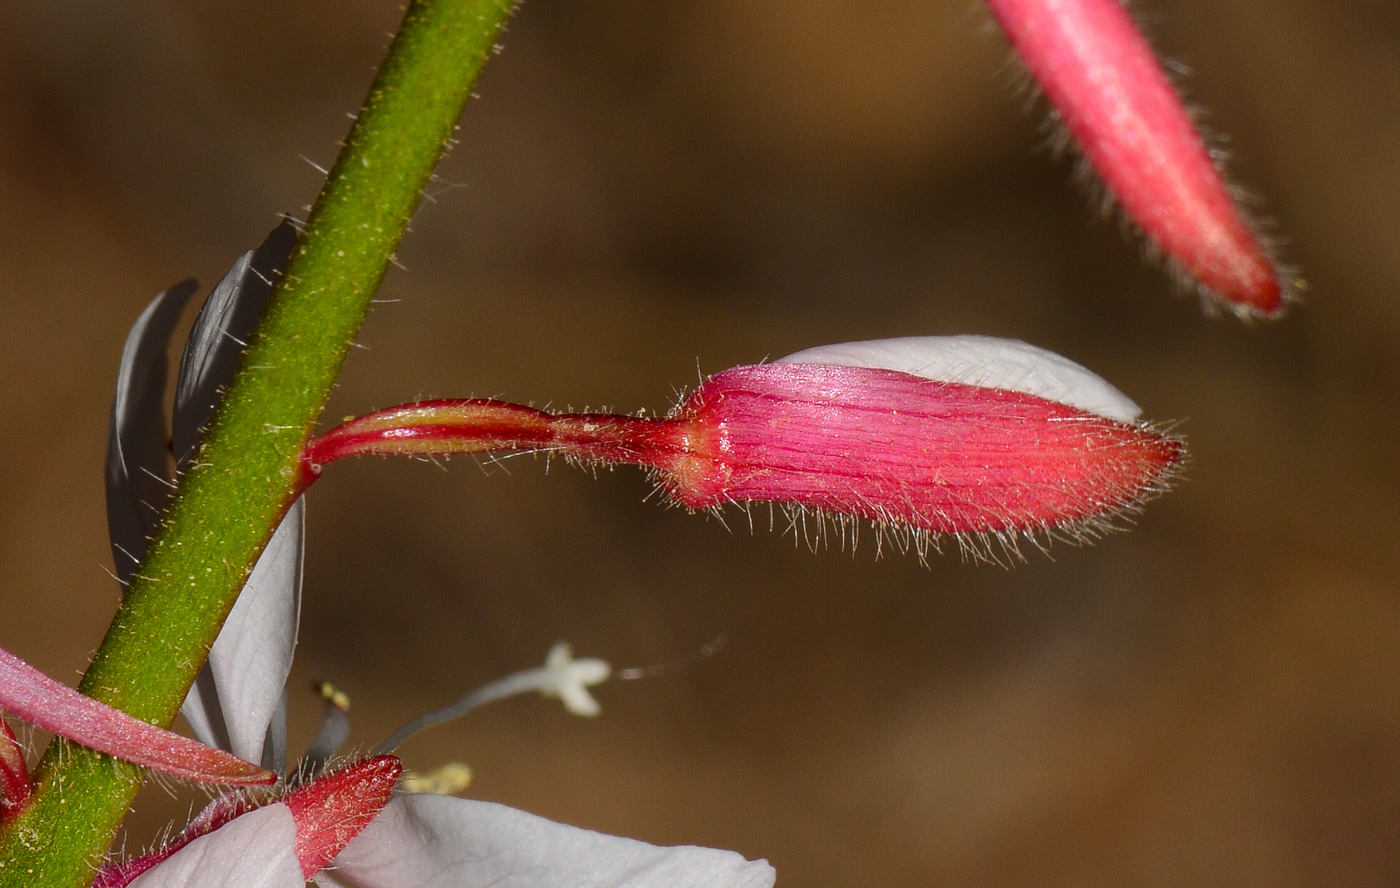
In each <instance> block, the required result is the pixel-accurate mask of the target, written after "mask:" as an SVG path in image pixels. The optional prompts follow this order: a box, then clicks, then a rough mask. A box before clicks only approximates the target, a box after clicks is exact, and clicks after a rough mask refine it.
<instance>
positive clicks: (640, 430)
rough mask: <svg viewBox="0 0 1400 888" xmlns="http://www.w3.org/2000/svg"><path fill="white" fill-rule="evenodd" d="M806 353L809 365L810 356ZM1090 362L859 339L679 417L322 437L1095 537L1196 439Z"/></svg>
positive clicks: (389, 422) (478, 405)
mask: <svg viewBox="0 0 1400 888" xmlns="http://www.w3.org/2000/svg"><path fill="white" fill-rule="evenodd" d="M792 362H795V363H792ZM1137 413H1138V408H1137V405H1135V404H1133V403H1132V401H1130V400H1129V399H1128V398H1127V397H1126V396H1125V395H1123V394H1122V393H1121V392H1119V391H1118V390H1117V389H1115V388H1113V387H1112V386H1110V385H1109V384H1108V383H1107V382H1104V381H1103V380H1102V379H1100V378H1099V377H1097V376H1095V375H1094V374H1092V373H1090V372H1089V371H1088V370H1085V369H1084V368H1083V367H1080V366H1079V365H1077V364H1074V363H1073V362H1071V361H1068V360H1066V359H1064V358H1061V357H1059V356H1058V355H1053V354H1051V353H1049V352H1046V351H1044V350H1042V349H1038V348H1035V347H1033V346H1029V345H1026V344H1025V343H1022V342H1014V341H1011V340H1000V339H989V338H987V337H925V338H914V339H902V340H884V341H880V342H873V343H851V344H847V345H845V346H831V347H827V348H823V349H815V350H811V351H808V352H803V353H800V354H798V355H794V356H792V357H791V358H787V359H784V361H782V362H778V363H773V364H759V365H755V366H749V367H736V368H734V369H732V370H726V371H724V372H722V373H719V374H716V375H715V376H712V377H710V378H709V379H707V380H705V381H704V382H703V383H702V384H701V385H700V387H699V388H697V389H696V390H695V391H694V392H693V393H692V394H691V395H690V396H689V397H688V398H686V399H685V400H684V401H683V402H682V403H681V404H680V405H679V406H678V407H677V408H676V409H675V410H674V411H673V412H672V413H671V415H670V416H668V417H665V418H649V417H636V416H619V415H615V414H598V413H593V414H550V413H546V412H544V411H541V410H535V409H533V408H529V407H522V406H519V405H515V404H506V403H503V402H500V401H481V400H474V401H433V402H426V403H420V404H410V405H406V406H403V407H396V408H392V409H390V410H384V411H380V412H379V413H374V414H370V415H369V416H365V417H361V418H360V419H357V420H353V421H351V422H349V423H346V424H345V425H343V426H341V427H339V428H337V429H333V430H332V431H330V432H327V433H326V434H325V435H322V436H321V437H319V438H317V439H315V440H314V441H312V442H311V444H310V445H309V447H308V448H307V452H306V455H305V458H304V461H305V464H306V475H307V478H308V479H314V478H315V477H316V476H317V474H319V472H320V469H321V465H322V464H323V463H325V462H329V461H330V460H333V459H338V458H340V457H343V456H349V455H352V454H357V453H380V454H389V453H397V454H437V455H444V454H449V453H480V452H490V451H506V450H536V451H546V452H551V453H558V454H562V455H564V456H566V457H569V458H572V459H576V460H579V461H581V462H593V463H619V462H625V463H633V464H636V465H641V466H645V467H647V468H650V469H652V470H654V471H655V472H656V475H657V479H658V480H659V482H660V484H661V487H662V488H663V489H664V490H665V491H666V492H667V493H668V494H669V495H670V497H671V498H672V499H673V500H674V501H675V502H677V503H680V504H681V505H684V506H688V507H690V508H692V509H712V508H717V507H719V506H723V505H725V504H727V503H744V502H770V503H779V504H786V505H791V506H796V507H799V508H811V509H815V510H818V511H819V512H821V513H823V514H833V515H848V516H855V517H860V518H868V519H870V520H871V521H874V522H876V523H877V524H880V525H882V526H900V527H906V528H909V529H912V530H913V531H914V541H915V543H916V546H917V547H918V548H920V549H921V550H922V547H923V544H924V543H925V542H927V541H928V535H929V534H935V535H936V534H955V535H958V537H959V540H960V542H962V543H964V544H966V545H969V546H970V548H971V551H972V552H973V553H975V554H978V555H982V554H990V553H988V552H987V549H986V546H985V540H986V538H987V537H988V536H998V537H1000V538H1001V539H1002V541H1003V542H1004V543H1007V544H1009V545H1014V543H1013V540H1014V537H1015V535H1016V534H1019V533H1036V532H1040V531H1057V530H1058V531H1061V532H1063V533H1064V535H1068V536H1071V537H1079V536H1083V535H1085V534H1088V535H1092V534H1093V533H1095V532H1097V531H1100V530H1102V529H1104V528H1105V527H1107V526H1108V522H1109V519H1111V518H1113V517H1114V516H1115V515H1117V514H1118V513H1120V512H1122V511H1123V510H1130V509H1133V508H1135V507H1136V506H1138V505H1139V504H1140V503H1141V502H1142V501H1143V500H1145V499H1146V498H1147V497H1149V496H1150V495H1151V494H1153V493H1155V492H1157V491H1159V490H1161V489H1162V488H1163V487H1164V486H1165V484H1166V481H1167V479H1168V478H1169V476H1170V475H1171V473H1172V471H1173V470H1174V469H1175V468H1176V466H1177V465H1178V464H1179V463H1180V461H1181V457H1182V445H1181V442H1180V441H1178V440H1176V439H1174V438H1171V437H1169V436H1167V435H1164V434H1162V433H1160V432H1158V431H1156V430H1154V429H1152V428H1151V427H1148V426H1145V425H1141V424H1137V423H1135V421H1134V420H1135V419H1136V416H1137Z"/></svg>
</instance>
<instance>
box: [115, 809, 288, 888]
mask: <svg viewBox="0 0 1400 888" xmlns="http://www.w3.org/2000/svg"><path fill="white" fill-rule="evenodd" d="M295 841H296V823H295V822H294V821H293V820H292V812H291V810H290V809H289V808H288V807H287V806H286V805H283V804H280V803H279V804H273V805H267V806H266V807H262V808H259V809H257V810H256V811H250V812H249V813H247V814H244V815H243V816H241V817H236V818H234V819H233V820H231V821H229V822H228V823H226V824H225V825H223V826H221V827H219V828H218V829H216V830H214V831H213V832H211V833H209V834H207V835H203V836H200V837H199V838H197V839H195V840H194V841H193V842H190V843H189V844H188V845H186V846H185V847H183V848H181V849H180V850H179V851H176V852H175V853H174V854H172V855H170V857H169V858H168V859H166V860H164V861H162V862H161V863H160V864H159V865H158V866H156V867H155V868H154V869H152V870H149V871H147V872H145V873H143V874H141V876H139V877H138V878H137V879H136V880H135V881H133V882H132V883H131V885H130V886H129V888H304V886H305V885H306V879H305V878H304V877H303V876H302V873H301V864H299V863H297V857H296V850H295V846H294V843H295Z"/></svg>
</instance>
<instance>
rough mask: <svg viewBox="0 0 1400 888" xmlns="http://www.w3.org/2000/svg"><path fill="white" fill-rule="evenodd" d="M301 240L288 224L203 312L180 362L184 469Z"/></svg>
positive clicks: (178, 445) (245, 258) (177, 435)
mask: <svg viewBox="0 0 1400 888" xmlns="http://www.w3.org/2000/svg"><path fill="white" fill-rule="evenodd" d="M296 240H297V234H296V228H295V227H294V226H293V225H292V224H291V222H289V221H283V222H282V224H281V225H279V226H277V227H276V228H274V229H273V230H272V233H271V234H269V235H268V236H267V240H265V241H263V242H262V245H261V246H259V247H258V248H257V249H256V250H253V251H251V252H248V253H244V254H243V255H242V256H240V257H239V259H238V261H237V262H235V263H234V264H233V268H231V269H229V272H228V274H226V275H224V278H223V280H221V281H219V285H218V286H217V287H215V288H214V291H213V292H212V293H210V294H209V298H208V300H206V301H205V303H204V307H203V308H202V309H200V312H199V317H198V318H197V319H196V320H195V323H194V327H193V328H191V330H190V338H189V342H187V343H186V344H185V353H184V356H183V357H182V358H181V359H180V378H179V381H178V383H177V384H176V386H175V416H174V421H173V423H172V431H173V434H174V445H175V455H176V459H177V462H178V464H179V465H181V466H183V465H184V461H185V460H186V459H188V458H189V457H190V456H191V455H192V454H193V452H194V448H195V446H196V445H197V444H199V439H200V436H201V435H202V434H203V432H204V427H205V426H206V425H208V423H209V418H210V417H211V416H212V415H213V413H214V407H215V406H216V405H217V404H218V403H219V396H220V393H221V392H222V391H223V389H224V387H225V386H227V385H228V383H229V380H231V379H232V378H233V373H234V371H235V370H236V369H238V362H239V360H240V359H241V358H242V357H243V350H244V348H245V347H246V346H247V343H248V340H249V338H250V337H251V336H252V335H253V330H254V328H255V327H257V324H258V319H259V318H261V317H262V313H263V309H264V308H266V307H267V300H268V297H269V296H271V295H272V285H273V284H274V283H275V282H276V280H277V278H278V277H279V276H280V275H281V273H282V269H283V268H284V267H285V266H286V264H287V260H288V259H289V258H290V257H291V255H292V249H293V248H294V247H295V246H296Z"/></svg>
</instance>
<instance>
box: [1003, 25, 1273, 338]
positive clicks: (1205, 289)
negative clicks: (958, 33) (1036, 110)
mask: <svg viewBox="0 0 1400 888" xmlns="http://www.w3.org/2000/svg"><path fill="white" fill-rule="evenodd" d="M987 2H988V5H989V6H991V8H992V12H993V13H995V15H996V17H997V20H998V21H999V22H1000V23H1001V26H1002V28H1003V29H1004V30H1005V31H1006V34H1007V36H1008V38H1010V40H1011V44H1012V46H1014V47H1015V49H1016V52H1017V53H1018V54H1019V55H1020V56H1021V58H1022V60H1024V61H1025V63H1026V66H1027V67H1028V68H1029V69H1030V73H1031V75H1032V76H1033V77H1034V78H1035V80H1036V82H1037V83H1039V84H1040V86H1041V88H1042V89H1044V90H1045V94H1046V96H1047V97H1048V98H1049V99H1050V102H1051V103H1052V104H1053V105H1054V106H1055V109H1056V110H1057V111H1058V112H1059V114H1060V117H1061V119H1062V120H1063V121H1064V124H1065V126H1066V127H1067V128H1068V130H1069V133H1070V135H1072V136H1073V137H1074V140H1075V141H1076V142H1077V143H1078V144H1079V147H1080V149H1081V150H1082V151H1083V152H1084V156H1085V157H1086V158H1087V159H1088V161H1089V163H1090V164H1092V165H1093V167H1094V169H1095V170H1097V171H1098V173H1099V175H1100V176H1101V177H1102V178H1103V180H1104V182H1105V183H1106V184H1107V185H1108V187H1109V188H1110V189H1111V190H1112V192H1113V193H1114V194H1115V195H1116V196H1117V198H1118V200H1119V201H1120V202H1121V203H1122V205H1123V209H1124V210H1125V211H1126V212H1127V214H1128V215H1129V216H1130V217H1131V218H1132V219H1133V220H1134V221H1135V222H1136V223H1137V224H1138V225H1139V226H1140V227H1141V228H1142V230H1143V231H1144V232H1145V233H1146V234H1147V236H1148V237H1149V238H1150V239H1151V240H1152V241H1153V242H1154V243H1155V244H1156V245H1157V246H1158V247H1159V248H1160V249H1161V250H1162V252H1163V253H1164V254H1165V255H1166V257H1167V259H1168V260H1169V261H1170V262H1171V263H1172V264H1173V265H1174V266H1175V267H1177V268H1179V269H1180V270H1181V271H1183V272H1185V274H1186V275H1188V276H1189V277H1190V278H1192V279H1194V280H1195V281H1196V282H1197V284H1198V285H1199V288H1200V290H1201V292H1202V293H1203V294H1205V295H1208V296H1210V297H1212V298H1214V299H1217V300H1219V301H1220V302H1221V304H1223V305H1225V306H1226V307H1228V308H1231V309H1233V310H1234V311H1235V312H1237V313H1240V314H1248V315H1254V314H1263V315H1268V314H1274V313H1277V312H1278V311H1280V310H1281V309H1282V308H1283V306H1284V303H1285V302H1286V298H1287V295H1288V284H1286V283H1284V282H1282V281H1281V279H1280V274H1279V271H1278V270H1277V269H1276V268H1275V267H1274V265H1273V263H1272V261H1271V258H1270V256H1269V252H1268V250H1267V249H1266V248H1265V247H1264V246H1263V245H1262V244H1261V243H1260V240H1259V238H1258V237H1257V236H1256V235H1255V233H1254V231H1253V230H1252V227H1251V226H1250V224H1249V223H1248V222H1246V220H1245V218H1244V216H1243V215H1242V213H1241V212H1240V210H1239V208H1238V207H1237V206H1236V205H1235V203H1234V201H1232V200H1231V198H1230V194H1229V191H1228V190H1227V189H1226V187H1225V184H1224V182H1223V181H1222V180H1221V177H1220V174H1219V172H1218V171H1217V170H1216V168H1215V165H1214V164H1213V163H1212V161H1211V157H1210V154H1209V152H1208V151H1207V150H1206V147H1205V145H1204V143H1203V142H1202V140H1201V137H1200V136H1199V135H1198V134H1197V132H1196V130H1195V128H1194V127H1193V126H1192V125H1191V121H1190V119H1189V117H1188V116H1187V113H1186V110H1185V109H1184V108H1183V107H1182V104H1181V100H1180V99H1179V98H1178V97H1177V94H1176V92H1175V91H1174V90H1173V89H1172V86H1171V84H1170V83H1169V82H1168V81H1167V78H1166V76H1165V75H1164V74H1163V72H1162V69H1161V67H1160V66H1159V65H1158V63H1157V59H1156V57H1155V56H1154V55H1153V53H1152V49H1151V47H1149V46H1148V44H1147V41H1146V40H1145V39H1144V38H1143V36H1142V35H1141V34H1140V33H1139V32H1138V30H1137V28H1136V26H1135V25H1134V24H1133V22H1132V19H1131V18H1130V17H1129V16H1128V13H1127V12H1126V11H1125V10H1124V9H1123V6H1122V4H1121V3H1120V2H1119V0H987Z"/></svg>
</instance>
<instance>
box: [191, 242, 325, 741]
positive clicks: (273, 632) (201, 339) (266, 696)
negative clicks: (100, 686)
mask: <svg viewBox="0 0 1400 888" xmlns="http://www.w3.org/2000/svg"><path fill="white" fill-rule="evenodd" d="M295 246H296V229H295V228H294V227H293V226H292V224H291V223H290V222H286V221H284V222H283V223H282V224H281V225H279V226H278V227H277V228H275V229H273V231H272V233H271V234H269V235H268V237H267V239H266V240H265V241H263V243H262V245H261V246H259V247H258V248H257V249H256V250H252V251H250V252H248V253H244V254H243V255H242V256H241V257H239V259H238V261H237V262H235V263H234V265H233V268H231V269H230V270H229V272H228V273H227V274H226V275H224V277H223V280H221V281H219V284H218V286H217V287H215V288H214V291H213V292H212V293H210V294H209V298H208V299H207V300H206V301H205V303H204V307H203V308H202V309H200V312H199V316H198V317H197V318H196V319H195V322H194V326H193V328H192V329H191V330H190V338H189V342H187V343H186V345H185V353H184V355H183V357H182V358H181V360H180V377H179V380H178V382H177V384H176V387H175V411H174V417H173V422H172V435H173V443H174V447H175V453H176V454H177V457H178V461H179V464H180V465H181V466H183V463H184V461H185V460H187V459H188V458H189V457H190V456H191V455H193V453H194V449H195V447H196V446H197V445H198V444H199V440H200V437H201V436H202V435H203V432H204V427H205V426H206V425H207V424H208V422H209V418H210V417H211V416H212V415H213V412H214V408H215V406H216V405H217V404H218V402H219V398H220V397H221V395H222V392H223V389H224V387H225V386H227V385H228V383H229V381H230V379H232V377H233V373H234V371H235V370H236V369H237V368H238V362H239V360H240V359H241V358H242V356H243V351H244V347H245V345H246V343H247V342H248V339H249V337H250V336H251V335H252V333H253V329H254V328H255V327H256V326H257V323H258V319H259V318H260V317H261V316H262V312H263V309H264V308H266V306H267V300H268V297H269V296H271V294H272V285H273V283H274V282H275V281H276V280H277V277H278V275H279V274H280V273H281V271H282V268H283V266H285V265H286V262H287V259H288V258H289V257H290V256H291V252H292V249H293V248H294V247H295ZM304 515H305V506H304V504H303V501H301V500H298V501H297V502H296V503H295V504H294V505H293V506H292V508H291V509H290V510H289V511H288V513H287V516H286V518H284V519H283V520H282V524H281V526H279V527H278V528H277V531H276V533H275V534H274V535H273V537H272V539H271V541H269V543H268V546H267V549H266V550H265V551H264V552H263V554H262V557H261V558H260V559H259V560H258V563H257V564H256V565H255V566H254V567H253V573H252V575H251V576H250V577H249V579H248V584H247V585H246V586H245V587H244V589H243V591H242V593H240V595H239V597H238V601H237V602H236V603H235V604H234V607H233V610H232V611H231V612H230V613H229V617H228V620H227V621H226V622H225V623H224V628H223V630H222V631H221V632H220V633H219V637H218V638H217V639H216V640H215V642H214V647H213V648H212V650H211V651H210V653H209V662H208V664H207V665H206V666H205V667H204V668H203V669H202V670H201V671H200V674H199V676H198V677H197V678H196V679H195V683H194V685H193V686H192V687H191V688H190V693H189V695H188V696H187V697H186V698H185V704H184V706H182V707H181V712H182V713H183V714H184V716H185V720H186V721H187V722H189V724H190V727H191V728H192V729H193V730H194V733H195V736H197V737H198V738H199V739H200V740H202V741H203V742H205V743H208V744H210V745H212V746H218V747H220V748H223V749H227V750H229V751H230V752H232V753H234V754H235V755H237V756H238V757H240V758H243V759H246V760H248V761H253V762H257V761H261V760H262V756H263V746H264V740H265V739H266V737H267V729H268V724H269V722H270V721H271V720H272V718H273V715H274V714H275V712H276V711H277V706H278V702H279V700H280V697H281V694H282V689H283V687H284V686H285V684H286V680H287V673H288V671H289V669H290V668H291V659H292V649H293V647H294V646H295V644H296V636H297V622H298V617H299V614H300V612H301V562H302V538H303V534H302V528H303V517H304Z"/></svg>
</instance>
